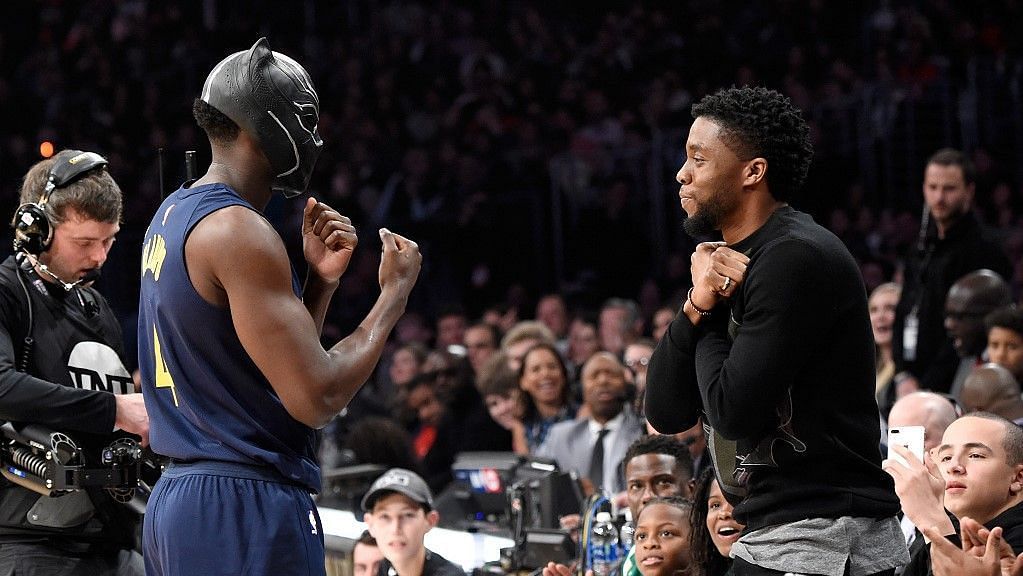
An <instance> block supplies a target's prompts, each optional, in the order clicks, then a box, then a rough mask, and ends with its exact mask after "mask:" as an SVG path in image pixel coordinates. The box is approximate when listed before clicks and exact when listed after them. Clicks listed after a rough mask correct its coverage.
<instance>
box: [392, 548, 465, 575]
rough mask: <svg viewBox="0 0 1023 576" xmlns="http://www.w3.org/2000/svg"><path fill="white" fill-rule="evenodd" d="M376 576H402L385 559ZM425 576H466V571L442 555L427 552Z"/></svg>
mask: <svg viewBox="0 0 1023 576" xmlns="http://www.w3.org/2000/svg"><path fill="white" fill-rule="evenodd" d="M376 576H401V574H398V571H397V570H395V569H394V567H393V566H391V561H390V560H387V559H386V558H385V559H384V560H383V561H382V562H380V565H379V566H378V567H377V573H376ZM423 576H465V570H462V567H461V566H459V565H457V564H455V563H454V562H451V561H449V560H446V559H445V558H444V557H443V556H441V555H440V554H437V553H436V552H430V551H429V550H427V551H426V561H425V562H423Z"/></svg>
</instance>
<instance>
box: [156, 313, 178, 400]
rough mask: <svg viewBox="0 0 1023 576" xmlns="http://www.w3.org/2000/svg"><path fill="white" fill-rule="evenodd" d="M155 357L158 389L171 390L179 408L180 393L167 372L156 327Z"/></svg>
mask: <svg viewBox="0 0 1023 576" xmlns="http://www.w3.org/2000/svg"><path fill="white" fill-rule="evenodd" d="M153 355H154V356H155V357H156V358H155V360H156V362H155V364H156V366H155V368H156V387H157V388H170V389H171V394H172V395H173V396H174V405H175V406H177V405H178V391H177V389H176V388H175V387H174V378H171V374H170V371H169V370H167V363H166V362H164V360H163V354H161V353H160V334H159V333H158V332H157V331H156V326H155V325H154V326H153Z"/></svg>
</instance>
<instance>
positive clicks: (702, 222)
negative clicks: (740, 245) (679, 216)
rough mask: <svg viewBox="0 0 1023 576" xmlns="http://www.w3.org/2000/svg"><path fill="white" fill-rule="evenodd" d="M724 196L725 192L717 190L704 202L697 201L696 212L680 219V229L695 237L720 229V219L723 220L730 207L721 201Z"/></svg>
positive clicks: (707, 234)
mask: <svg viewBox="0 0 1023 576" xmlns="http://www.w3.org/2000/svg"><path fill="white" fill-rule="evenodd" d="M724 197H725V192H724V191H722V190H717V191H715V192H714V193H713V194H712V195H711V197H710V198H709V199H708V200H707V201H706V202H704V203H700V202H697V203H696V205H697V211H696V214H693V215H691V216H688V217H686V219H685V220H683V221H682V229H683V230H685V231H686V234H689V235H690V236H692V237H693V238H697V237H700V236H709V235H710V234H712V233H713V232H715V231H716V230H720V229H721V221H722V220H724V218H725V215H726V214H728V211H729V208H731V206H728V205H726V203H725V202H723V201H722V199H723V198H724Z"/></svg>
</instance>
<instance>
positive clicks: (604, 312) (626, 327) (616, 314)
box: [599, 298, 643, 358]
mask: <svg viewBox="0 0 1023 576" xmlns="http://www.w3.org/2000/svg"><path fill="white" fill-rule="evenodd" d="M599 320H600V325H599V335H600V349H601V350H603V351H605V352H610V353H612V354H614V355H615V356H618V357H619V358H621V356H622V352H624V351H625V347H626V346H628V345H629V344H631V343H632V342H635V341H636V339H637V338H639V336H640V335H641V334H642V333H643V318H642V316H640V313H639V304H636V302H635V301H633V300H626V299H624V298H610V299H608V300H607V301H606V302H604V305H603V306H601V307H600V316H599Z"/></svg>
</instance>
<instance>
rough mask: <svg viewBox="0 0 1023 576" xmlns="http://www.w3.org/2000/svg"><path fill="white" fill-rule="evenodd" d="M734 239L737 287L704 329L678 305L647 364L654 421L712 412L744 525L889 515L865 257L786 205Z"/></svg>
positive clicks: (684, 421) (708, 418)
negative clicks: (860, 259)
mask: <svg viewBox="0 0 1023 576" xmlns="http://www.w3.org/2000/svg"><path fill="white" fill-rule="evenodd" d="M732 248H733V249H735V250H737V251H740V252H743V253H744V254H746V255H747V256H749V258H750V263H749V266H748V268H747V270H746V276H745V279H744V281H743V283H742V284H741V285H740V287H739V289H738V291H737V292H736V294H735V295H734V296H733V297H732V298H731V299H730V300H729V301H728V302H727V303H720V304H719V305H718V306H717V307H715V309H714V310H713V314H712V316H711V317H708V318H704V319H703V320H702V321H701V322H700V324H699V325H698V326H694V325H693V324H692V323H691V322H690V321H689V319H688V318H687V317H686V315H685V314H681V313H680V314H678V316H677V317H676V318H675V320H674V321H673V322H672V324H671V325H670V327H669V329H668V331H667V332H666V333H665V336H664V337H663V338H662V340H661V342H660V343H659V344H658V346H657V349H656V350H655V352H654V354H653V356H652V357H651V359H650V366H649V369H648V372H647V392H646V394H647V397H646V415H647V418H648V419H649V421H650V423H651V424H653V426H654V428H656V429H657V430H658V431H660V432H664V433H672V432H679V431H682V430H685V429H687V428H689V427H691V426H693V425H694V424H696V422H697V421H698V419H699V418H700V417H701V415H702V416H703V417H704V419H705V422H706V423H707V424H708V425H709V426H710V428H711V429H712V430H711V435H712V440H713V441H714V442H715V444H716V449H714V450H712V453H713V455H714V459H715V466H716V467H717V469H718V471H719V473H720V474H721V475H722V476H723V480H724V481H725V482H728V483H732V484H733V485H734V486H733V488H731V490H732V492H733V495H735V494H737V493H738V492H740V491H745V492H746V494H745V495H744V497H742V502H741V503H740V504H739V505H738V506H737V507H736V509H735V516H736V519H737V520H739V521H740V522H743V523H744V524H746V526H747V528H748V529H756V528H760V527H764V526H769V525H774V524H782V523H787V522H792V521H796V520H801V519H805V518H815V517H823V518H835V517H840V516H857V517H870V518H882V517H886V516H894V515H895V513H896V512H898V500H897V498H896V496H895V491H894V486H893V484H892V480H891V478H890V477H888V476H887V475H886V474H885V473H884V472H883V471H882V470H881V468H880V460H881V458H880V452H879V450H878V444H879V440H880V427H879V422H878V412H877V404H876V401H875V400H874V352H873V340H872V337H871V332H870V320H869V316H868V314H867V301H866V291H865V289H864V286H863V281H862V279H861V277H860V273H859V268H858V267H857V265H856V262H855V261H854V260H853V258H852V256H851V255H850V254H849V252H848V250H846V248H845V246H844V245H842V243H841V241H840V240H839V239H838V238H837V237H835V236H834V235H833V234H832V233H830V232H828V231H827V230H825V229H824V228H822V227H821V226H819V225H817V224H816V223H814V222H813V220H812V219H811V218H810V217H809V216H808V215H806V214H803V213H800V212H797V211H796V210H793V209H792V208H790V207H788V206H785V207H782V208H780V209H778V210H777V211H776V212H775V213H774V214H773V215H772V216H771V217H770V218H769V219H768V221H767V222H766V223H765V224H764V225H763V226H762V227H761V228H760V229H759V230H757V231H756V232H754V233H753V234H751V235H750V236H749V237H747V238H745V239H743V240H742V241H740V242H738V243H736V244H735V245H733V246H732ZM733 442H734V445H733V444H732V443H733ZM729 449H734V450H735V451H734V452H729ZM732 454H734V457H731V455H732ZM739 497H741V496H739ZM739 497H736V498H735V499H736V500H738V498H739Z"/></svg>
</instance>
